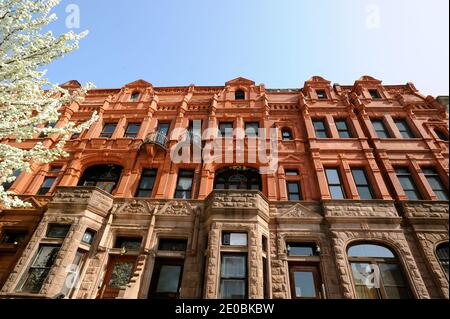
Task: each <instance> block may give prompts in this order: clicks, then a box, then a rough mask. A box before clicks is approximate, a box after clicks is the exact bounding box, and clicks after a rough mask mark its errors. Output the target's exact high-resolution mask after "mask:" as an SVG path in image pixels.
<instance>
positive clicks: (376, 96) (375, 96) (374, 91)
mask: <svg viewBox="0 0 450 319" xmlns="http://www.w3.org/2000/svg"><path fill="white" fill-rule="evenodd" d="M369 94H370V96H371V97H372V99H374V100H379V99H381V95H380V92H378V90H377V89H370V90H369Z"/></svg>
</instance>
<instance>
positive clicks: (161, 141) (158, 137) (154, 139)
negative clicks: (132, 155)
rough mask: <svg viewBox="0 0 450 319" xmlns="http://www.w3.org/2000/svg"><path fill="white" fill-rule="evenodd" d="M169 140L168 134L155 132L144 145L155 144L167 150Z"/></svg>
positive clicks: (145, 140) (146, 138)
mask: <svg viewBox="0 0 450 319" xmlns="http://www.w3.org/2000/svg"><path fill="white" fill-rule="evenodd" d="M168 142H169V140H168V138H167V134H165V133H162V132H153V133H150V134H148V135H147V136H146V137H145V139H144V144H155V145H158V146H159V147H161V148H163V149H164V150H166V149H167V144H168Z"/></svg>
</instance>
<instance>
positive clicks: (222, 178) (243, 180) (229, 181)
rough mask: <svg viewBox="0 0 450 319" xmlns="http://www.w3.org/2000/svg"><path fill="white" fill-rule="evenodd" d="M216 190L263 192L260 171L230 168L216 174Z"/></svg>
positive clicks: (246, 168)
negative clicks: (252, 190) (253, 190)
mask: <svg viewBox="0 0 450 319" xmlns="http://www.w3.org/2000/svg"><path fill="white" fill-rule="evenodd" d="M214 189H255V190H262V183H261V175H259V171H258V170H256V169H254V168H248V167H228V168H225V169H222V170H219V171H218V172H216V177H215V179H214Z"/></svg>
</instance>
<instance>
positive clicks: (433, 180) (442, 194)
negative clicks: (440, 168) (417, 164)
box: [422, 167, 449, 200]
mask: <svg viewBox="0 0 450 319" xmlns="http://www.w3.org/2000/svg"><path fill="white" fill-rule="evenodd" d="M422 172H423V174H424V175H425V178H426V179H427V181H428V184H430V187H431V189H432V190H433V192H434V194H435V195H436V196H437V197H438V198H439V199H440V200H448V197H449V196H448V191H447V189H446V188H445V186H444V184H443V183H442V180H441V178H440V176H439V174H438V172H437V171H436V169H434V168H433V167H427V168H422Z"/></svg>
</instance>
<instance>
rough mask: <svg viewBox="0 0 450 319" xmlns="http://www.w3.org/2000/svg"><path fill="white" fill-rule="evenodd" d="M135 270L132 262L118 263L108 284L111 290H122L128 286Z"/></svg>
mask: <svg viewBox="0 0 450 319" xmlns="http://www.w3.org/2000/svg"><path fill="white" fill-rule="evenodd" d="M133 268H134V264H133V263H132V262H119V263H116V264H115V265H114V268H113V271H112V274H111V279H110V280H109V283H108V286H109V288H120V287H122V286H125V285H126V284H128V281H129V280H130V277H131V272H132V271H133Z"/></svg>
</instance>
